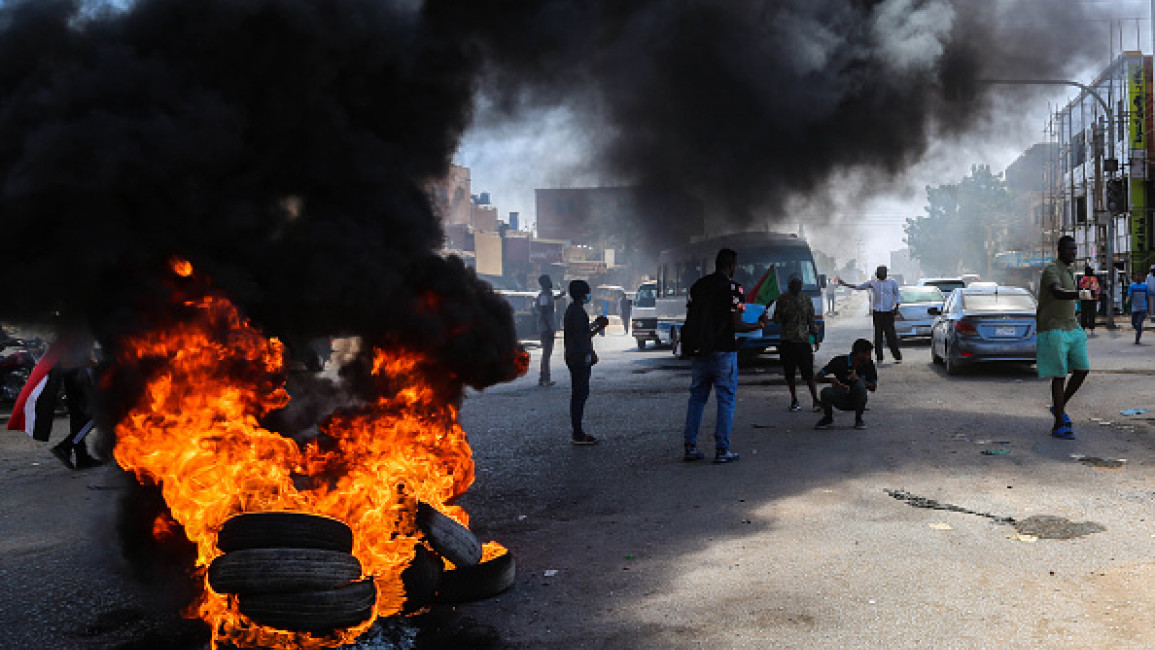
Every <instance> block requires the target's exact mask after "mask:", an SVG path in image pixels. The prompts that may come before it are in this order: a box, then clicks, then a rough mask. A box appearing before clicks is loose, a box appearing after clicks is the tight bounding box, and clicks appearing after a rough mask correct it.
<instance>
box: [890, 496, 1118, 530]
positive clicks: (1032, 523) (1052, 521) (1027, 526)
mask: <svg viewBox="0 0 1155 650" xmlns="http://www.w3.org/2000/svg"><path fill="white" fill-rule="evenodd" d="M884 491H885V492H886V493H887V494H889V495H890V496H892V497H894V498H895V499H898V500H899V501H905V502H906V503H907V504H908V505H910V506H913V507H915V508H928V509H930V510H945V511H947V512H960V513H963V514H968V515H975V516H978V517H985V518H987V519H990V520H991V521H994V522H995V523H999V524H1007V525H1010V526H1014V528H1015V530H1017V531H1018V532H1019V534H1020V535H1032V536H1034V537H1037V538H1039V539H1075V538H1077V537H1084V536H1086V535H1091V534H1093V533H1101V532H1103V531H1105V530H1107V528H1106V527H1104V526H1102V525H1101V524H1097V523H1095V522H1093V521H1071V520H1070V519H1066V518H1064V517H1056V516H1054V515H1034V516H1032V517H1027V518H1026V519H1023V520H1016V519H1015V518H1014V517H1000V516H998V515H993V514H991V513H989V512H979V511H977V510H971V509H970V508H963V507H962V506H956V505H954V504H950V503H943V502H941V501H936V500H934V499H928V498H926V497H920V496H918V495H915V494H911V493H910V492H907V491H906V490H891V489H886V490H884Z"/></svg>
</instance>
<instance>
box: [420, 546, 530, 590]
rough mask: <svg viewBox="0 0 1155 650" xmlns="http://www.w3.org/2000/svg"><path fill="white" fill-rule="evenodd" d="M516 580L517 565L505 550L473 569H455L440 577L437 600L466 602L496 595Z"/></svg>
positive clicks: (470, 567)
mask: <svg viewBox="0 0 1155 650" xmlns="http://www.w3.org/2000/svg"><path fill="white" fill-rule="evenodd" d="M516 580H517V564H516V563H515V562H514V561H513V554H512V553H510V552H509V551H506V552H505V553H502V554H501V555H498V556H497V557H494V558H491V559H488V560H485V561H484V562H481V563H479V564H476V565H474V566H458V567H457V568H455V569H450V570H448V571H446V572H445V573H443V574H442V575H441V587H440V588H438V590H437V601H438V602H441V603H467V602H471V601H474V600H481V599H483V598H489V597H491V596H496V595H497V594H500V593H501V592H503V591H505V590H507V589H509V588H510V587H512V586H513V583H514V582H515V581H516Z"/></svg>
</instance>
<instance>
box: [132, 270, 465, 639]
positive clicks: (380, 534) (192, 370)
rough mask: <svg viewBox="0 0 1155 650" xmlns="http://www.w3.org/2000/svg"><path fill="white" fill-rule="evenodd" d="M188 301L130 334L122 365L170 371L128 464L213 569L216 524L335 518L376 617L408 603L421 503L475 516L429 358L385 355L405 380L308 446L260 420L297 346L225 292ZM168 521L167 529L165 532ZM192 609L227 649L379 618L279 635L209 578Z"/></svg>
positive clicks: (338, 635) (278, 400) (155, 392)
mask: <svg viewBox="0 0 1155 650" xmlns="http://www.w3.org/2000/svg"><path fill="white" fill-rule="evenodd" d="M188 270H189V271H190V272H191V266H189V267H188ZM174 271H176V272H178V273H179V272H180V271H179V269H178V268H177V267H175V266H174ZM182 306H183V308H184V310H185V312H186V313H191V314H192V315H193V316H192V317H191V318H184V319H183V320H182V322H179V323H172V324H171V325H169V326H167V327H164V328H162V329H160V330H157V331H153V332H150V333H148V334H146V335H141V336H136V337H132V338H128V339H126V340H124V341H123V342H122V343H123V345H122V346H121V349H120V352H119V357H118V363H119V364H121V365H122V366H127V367H130V368H137V369H141V368H156V367H158V366H159V367H161V368H162V371H160V372H155V371H153V372H152V374H151V376H152V377H153V379H152V380H151V381H150V382H149V383H148V384H147V387H146V389H145V391H143V397H142V398H141V400H140V402H139V403H138V404H136V405H135V406H134V407H133V409H132V410H131V412H130V413H129V414H128V416H127V417H125V418H124V419H123V420H122V421H121V422H120V423H119V424H118V425H117V427H116V436H117V443H116V447H115V450H114V453H115V457H116V460H117V462H118V463H119V464H120V465H121V467H123V468H125V469H126V470H129V471H132V472H134V473H135V474H136V475H137V477H138V478H139V479H140V480H142V481H149V482H153V483H156V484H158V485H159V486H160V487H161V490H162V493H163V495H164V499H165V502H166V503H167V505H168V506H169V509H170V511H171V513H172V518H173V519H175V521H176V522H179V524H180V525H181V526H183V528H184V532H185V534H186V535H188V537H189V539H190V540H192V541H193V542H194V543H195V544H196V545H197V549H198V559H197V572H198V573H199V574H202V576H203V575H207V567H208V565H209V563H210V562H211V561H212V560H213V558H215V557H217V556H218V555H220V554H221V551H220V550H219V549H218V548H217V545H216V540H217V533H218V531H219V530H220V528H221V526H222V525H223V524H224V523H225V521H226V520H227V519H229V518H230V517H232V516H234V515H236V514H238V513H242V512H258V511H272V510H280V511H298V512H308V513H316V514H322V515H327V516H329V517H333V518H336V519H339V520H341V521H344V522H345V523H347V524H348V525H349V526H350V527H351V528H352V529H353V534H354V547H353V554H354V555H356V556H357V558H358V559H359V560H360V561H361V564H362V567H363V571H364V575H365V576H367V577H368V576H371V577H372V578H373V580H374V582H375V583H376V586H377V594H378V595H377V604H376V614H377V616H388V615H391V614H394V613H396V612H398V611H399V610H400V609H401V607H402V605H403V603H404V598H405V595H404V588H403V586H402V583H401V579H400V574H401V571H402V570H403V569H405V568H406V566H407V565H408V564H409V562H410V561H411V560H412V559H413V557H414V552H415V551H414V545H415V544H416V543H418V542H419V541H420V538H421V535H422V534H421V532H420V531H419V529H418V528H417V526H416V523H415V513H416V506H417V502H418V501H424V502H426V503H429V504H430V505H433V506H434V507H435V508H437V509H438V510H440V511H441V512H443V513H445V514H446V515H448V516H450V517H452V518H454V519H455V520H457V521H459V522H461V523H462V524H468V515H467V514H466V513H465V511H464V510H462V509H461V508H459V507H456V506H450V505H447V504H448V503H452V501H453V500H454V499H455V498H457V497H459V496H460V495H461V494H463V493H464V492H465V490H466V489H467V488H468V487H469V485H470V484H471V483H472V482H473V478H474V474H473V460H472V454H471V451H470V448H469V445H468V443H467V442H466V439H465V432H464V431H462V429H461V427H459V426H458V424H457V413H456V411H455V409H454V408H453V407H452V406H451V405H449V404H444V403H439V400H436V399H434V397H433V395H434V393H433V390H432V389H431V388H430V383H429V382H428V381H427V380H426V377H425V376H424V373H425V372H427V370H425V369H424V367H423V365H422V359H421V358H420V357H419V356H417V355H415V354H412V353H409V352H406V351H404V350H388V351H386V350H376V351H375V361H374V364H373V369H372V372H373V373H374V375H375V377H376V379H377V380H378V381H379V382H380V385H382V386H389V387H391V388H392V389H391V390H390V391H389V394H387V395H383V396H381V397H379V398H378V399H376V401H374V402H373V403H371V404H367V405H364V406H363V407H360V408H358V409H357V410H356V411H353V412H339V413H337V414H335V415H334V416H332V417H331V418H330V419H329V420H328V421H327V422H324V423H322V424H321V426H320V429H321V431H322V432H323V434H324V437H325V438H326V443H325V444H324V445H321V444H318V442H317V441H316V440H314V441H312V442H309V443H307V444H305V445H303V446H301V445H298V444H297V443H296V442H294V441H293V440H290V439H288V438H285V437H283V436H281V435H279V434H277V433H275V432H272V431H269V430H267V429H264V428H262V427H261V426H260V424H259V418H261V417H262V416H263V415H265V414H267V413H268V412H270V411H272V410H274V409H278V408H281V407H283V406H285V405H286V404H287V402H288V400H289V396H288V393H287V392H286V391H285V388H284V385H283V381H284V372H283V371H284V367H285V358H284V357H285V349H284V345H283V344H282V343H281V342H280V341H278V340H277V339H267V338H265V337H264V336H263V335H262V334H261V333H260V332H259V331H257V330H256V329H255V328H254V327H253V326H252V325H251V324H250V323H249V322H248V321H247V320H246V319H245V318H243V317H242V316H241V315H240V314H239V312H238V311H237V309H236V308H235V307H234V306H233V305H232V304H231V303H230V302H229V301H227V300H225V299H223V298H220V297H216V296H203V297H198V298H196V299H186V300H185V302H184V304H183V305H182ZM162 523H163V522H160V521H158V522H156V528H155V529H154V531H155V532H156V533H161V534H163V532H164V530H165V528H164V526H163V525H162ZM193 609H194V610H195V611H190V612H187V613H186V615H190V616H198V615H199V616H200V617H201V618H203V619H204V620H205V621H206V622H208V623H209V625H210V626H211V628H212V631H213V643H214V647H216V646H219V644H222V643H226V642H227V643H230V644H233V645H236V646H239V647H253V646H261V647H277V648H327V647H336V646H339V645H343V644H347V643H351V642H353V641H354V640H356V638H357V637H358V636H360V635H361V634H362V633H364V632H365V631H366V630H367V629H368V627H369V626H370V625H371V624H372V620H373V619H371V620H370V621H368V622H366V623H364V624H362V625H360V626H358V627H355V628H350V629H346V630H338V631H335V632H334V633H332V634H330V635H328V636H316V635H311V634H307V633H296V632H288V631H284V630H277V629H274V628H270V627H266V626H262V625H260V624H258V623H256V622H254V621H252V620H251V619H248V618H247V617H245V616H244V615H243V614H241V613H240V612H238V611H237V609H236V606H235V598H231V597H228V596H226V595H223V594H219V593H216V592H214V591H213V590H212V589H211V588H210V587H209V586H208V584H207V580H206V582H205V583H204V591H203V593H202V594H201V596H200V598H199V601H198V602H197V603H196V604H195V606H194V608H193Z"/></svg>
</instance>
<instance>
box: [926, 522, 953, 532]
mask: <svg viewBox="0 0 1155 650" xmlns="http://www.w3.org/2000/svg"><path fill="white" fill-rule="evenodd" d="M930 527H931V528H933V529H935V530H954V529H953V528H951V527H950V524H944V523H933V524H931V525H930Z"/></svg>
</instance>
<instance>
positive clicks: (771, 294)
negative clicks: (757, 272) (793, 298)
mask: <svg viewBox="0 0 1155 650" xmlns="http://www.w3.org/2000/svg"><path fill="white" fill-rule="evenodd" d="M780 295H782V291H781V290H779V288H778V267H776V266H771V267H770V268H768V269H766V272H765V273H763V274H762V278H761V279H760V280H758V282H757V283H755V284H754V287H753V288H751V289H750V292H749V293H747V294H746V302H748V303H751V304H759V305H765V306H767V307H769V306H770V303H772V302H774V301H775V300H778V296H780Z"/></svg>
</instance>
